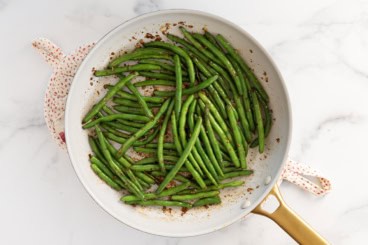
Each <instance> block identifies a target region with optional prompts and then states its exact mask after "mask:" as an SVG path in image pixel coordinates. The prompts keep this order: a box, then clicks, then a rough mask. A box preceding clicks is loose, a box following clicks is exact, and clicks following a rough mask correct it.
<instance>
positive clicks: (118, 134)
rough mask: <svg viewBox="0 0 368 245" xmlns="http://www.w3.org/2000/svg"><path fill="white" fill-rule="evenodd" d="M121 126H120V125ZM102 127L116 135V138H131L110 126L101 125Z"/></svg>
mask: <svg viewBox="0 0 368 245" xmlns="http://www.w3.org/2000/svg"><path fill="white" fill-rule="evenodd" d="M113 125H114V126H115V123H113ZM119 126H120V124H119ZM137 126H138V125H137ZM101 127H102V128H104V129H105V130H106V131H107V132H109V133H112V134H114V135H115V136H119V137H121V138H129V137H130V135H129V134H126V133H124V132H121V131H119V130H117V129H115V128H114V127H111V126H109V125H108V124H106V123H103V124H101Z"/></svg>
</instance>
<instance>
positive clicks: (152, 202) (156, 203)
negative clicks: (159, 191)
mask: <svg viewBox="0 0 368 245" xmlns="http://www.w3.org/2000/svg"><path fill="white" fill-rule="evenodd" d="M127 203H128V204H131V205H140V206H165V207H184V208H191V207H192V205H191V204H190V203H186V202H176V201H165V200H149V201H132V202H127Z"/></svg>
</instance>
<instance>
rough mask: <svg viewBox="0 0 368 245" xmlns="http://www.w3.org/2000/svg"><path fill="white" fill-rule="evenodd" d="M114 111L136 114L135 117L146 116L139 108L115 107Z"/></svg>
mask: <svg viewBox="0 0 368 245" xmlns="http://www.w3.org/2000/svg"><path fill="white" fill-rule="evenodd" d="M114 109H115V110H116V111H117V112H120V113H129V114H134V115H141V116H145V113H144V111H143V109H141V108H137V107H127V106H121V105H115V106H114Z"/></svg>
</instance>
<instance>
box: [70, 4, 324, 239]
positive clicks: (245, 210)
mask: <svg viewBox="0 0 368 245" xmlns="http://www.w3.org/2000/svg"><path fill="white" fill-rule="evenodd" d="M177 25H185V26H187V28H188V29H190V30H191V31H202V29H203V28H206V29H208V30H209V31H211V32H213V33H221V34H222V35H223V36H225V37H226V38H228V39H229V40H230V42H231V43H232V44H233V45H234V46H235V47H236V48H237V49H238V50H239V52H240V54H241V55H242V57H243V58H244V59H245V60H246V61H247V63H249V64H250V66H251V67H252V68H253V69H254V72H255V74H256V75H257V77H259V78H260V79H261V81H262V82H263V85H264V87H265V89H266V90H267V92H268V94H269V96H270V105H271V108H272V110H273V115H274V117H275V120H274V122H273V127H272V130H271V133H270V135H269V137H268V138H267V140H266V149H265V153H264V154H262V155H260V154H258V152H257V151H256V150H253V151H251V152H250V154H249V155H248V162H249V167H250V168H251V169H254V171H255V172H254V174H253V175H252V176H250V177H246V178H245V181H246V183H245V185H244V186H243V187H241V188H233V189H227V190H224V191H222V192H221V196H222V199H223V203H222V204H221V205H216V206H211V207H209V208H198V209H191V210H189V211H188V212H186V213H184V212H183V210H180V209H176V208H172V209H162V208H161V207H132V206H129V205H125V204H123V203H121V202H120V201H119V198H120V196H121V193H118V192H116V191H114V190H112V189H111V188H109V187H108V186H107V185H105V184H104V183H103V182H102V181H101V180H99V179H98V177H97V176H96V175H95V174H94V173H93V172H92V170H91V169H90V165H89V159H88V154H90V153H91V150H90V147H89V144H88V139H87V134H88V132H87V131H85V130H82V127H81V121H82V117H83V115H85V113H86V112H87V111H88V109H89V108H90V107H91V105H92V104H93V103H94V102H95V101H96V100H97V99H99V98H100V97H101V96H102V94H103V91H104V90H103V85H104V84H105V83H107V82H110V81H108V80H107V79H106V78H102V79H99V80H95V79H94V78H93V75H92V72H93V70H94V69H101V68H102V67H104V66H106V64H107V63H108V61H109V59H111V55H114V54H115V55H116V54H117V52H119V50H123V51H129V50H132V49H133V48H134V46H135V45H136V43H137V42H139V40H140V39H142V40H144V41H149V40H150V39H147V38H145V37H146V34H147V33H150V34H152V35H156V34H161V36H163V35H162V32H170V33H172V34H176V35H180V33H179V32H180V31H179V30H178V28H177ZM149 36H150V35H148V36H147V37H149ZM65 130H66V142H67V146H68V152H69V156H70V159H71V162H72V164H73V167H74V169H75V171H76V173H77V175H78V177H79V179H80V181H81V182H82V184H83V185H84V187H85V188H86V190H87V191H88V193H89V194H90V195H91V196H92V198H93V199H94V200H95V201H96V202H97V203H98V204H99V205H100V206H101V207H102V208H103V209H104V210H105V211H106V212H108V213H109V214H111V215H112V216H113V217H115V218H116V219H118V220H119V221H121V222H123V223H125V224H127V225H129V226H131V227H133V228H135V229H138V230H141V231H144V232H148V233H152V234H157V235H162V236H169V237H187V236H195V235H200V234H205V233H209V232H213V231H216V230H219V229H221V228H223V227H225V226H228V225H230V224H231V223H233V222H235V221H237V220H239V219H240V218H242V217H243V216H245V215H247V214H249V213H256V214H260V215H264V216H267V217H269V218H271V219H272V220H274V221H275V222H276V223H278V224H279V225H280V227H282V228H283V229H284V230H285V231H286V232H288V233H289V234H290V235H291V236H292V237H293V238H294V239H295V240H296V241H298V242H300V243H304V244H326V243H327V242H326V241H325V240H324V239H323V238H322V237H321V236H320V235H318V234H317V233H316V232H315V231H314V230H313V229H312V228H311V227H310V226H309V225H308V224H306V223H305V222H304V221H302V220H301V219H300V218H299V217H298V216H297V215H296V214H295V213H294V212H293V211H292V210H291V209H290V208H288V207H287V206H286V204H285V203H284V202H283V200H282V197H281V195H280V193H279V190H278V188H277V185H276V181H277V179H278V178H279V176H280V173H281V171H282V169H283V166H284V163H285V161H286V158H287V153H288V149H289V143H290V139H291V111H290V103H289V99H288V94H287V91H286V88H285V84H284V82H283V79H282V77H281V75H280V73H279V71H278V70H277V68H276V65H275V64H274V62H273V61H272V59H271V58H270V56H269V55H268V54H267V53H266V51H265V50H264V49H263V48H262V47H261V45H260V44H259V43H258V42H257V41H256V40H255V39H253V38H252V37H251V36H250V35H249V34H248V33H246V32H245V31H244V30H243V29H241V28H239V27H238V26H236V25H235V24H233V23H231V22H229V21H227V20H225V19H222V18H220V17H218V16H214V15H211V14H208V13H204V12H199V11H193V10H164V11H157V12H153V13H149V14H145V15H141V16H138V17H136V18H134V19H131V20H129V21H127V22H124V23H123V24H121V25H119V26H118V27H116V28H115V29H113V30H112V31H110V32H109V33H108V34H107V35H105V36H104V37H103V38H102V39H101V40H100V41H99V42H98V43H97V44H96V46H95V47H94V48H93V49H92V51H91V52H90V53H89V54H88V56H87V57H86V59H85V60H84V61H83V63H82V64H81V66H80V67H79V69H78V72H77V73H76V75H75V78H74V81H73V84H72V86H71V89H70V92H69V96H68V101H67V105H66V116H65ZM271 195H273V196H275V197H276V198H277V200H278V202H279V206H278V208H277V209H276V210H275V211H274V212H271V213H270V212H267V211H266V210H264V209H263V208H262V204H263V203H264V202H265V200H266V199H267V197H269V196H271Z"/></svg>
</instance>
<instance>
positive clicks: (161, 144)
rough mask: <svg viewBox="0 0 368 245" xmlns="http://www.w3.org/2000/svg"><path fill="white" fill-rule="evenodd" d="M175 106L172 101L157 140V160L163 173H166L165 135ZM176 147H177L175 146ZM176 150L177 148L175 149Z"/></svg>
mask: <svg viewBox="0 0 368 245" xmlns="http://www.w3.org/2000/svg"><path fill="white" fill-rule="evenodd" d="M174 105H175V101H174V100H173V101H171V103H170V105H169V108H168V110H167V113H166V115H165V119H164V121H163V123H162V125H161V129H160V132H159V135H158V139H157V159H158V164H159V166H160V168H161V171H162V172H165V163H164V160H165V158H164V138H165V134H166V129H167V124H168V122H169V120H170V115H171V113H172V111H173V108H174ZM174 147H175V145H174ZM175 149H176V148H175Z"/></svg>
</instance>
